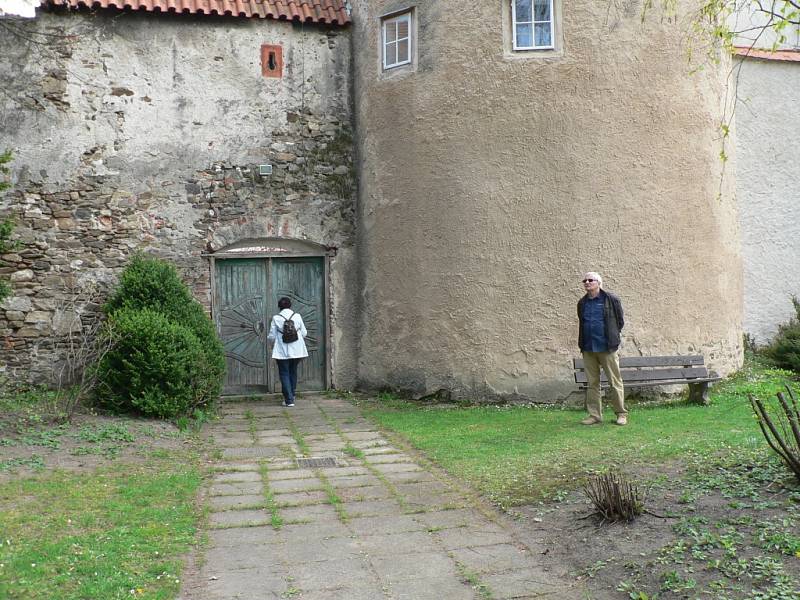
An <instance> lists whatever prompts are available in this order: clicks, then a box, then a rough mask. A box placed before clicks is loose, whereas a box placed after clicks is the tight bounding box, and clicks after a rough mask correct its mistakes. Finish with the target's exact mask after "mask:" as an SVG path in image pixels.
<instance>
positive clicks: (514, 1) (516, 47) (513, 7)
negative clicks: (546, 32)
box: [511, 0, 556, 50]
mask: <svg viewBox="0 0 800 600" xmlns="http://www.w3.org/2000/svg"><path fill="white" fill-rule="evenodd" d="M529 1H530V3H531V21H523V22H522V23H518V22H517V0H511V35H512V36H513V40H514V41H513V48H514V50H554V49H555V47H556V45H555V42H556V17H555V12H554V10H555V7H554V6H553V4H554V2H553V0H548V2H549V3H550V7H549V8H550V11H549V12H550V20H549V21H537V20H536V13H535V11H534V6H533V4H534V0H529ZM542 23H548V24H549V25H550V44H549V45H547V46H536V45H535V44H536V25H539V24H542ZM518 24H521V25H527V24H530V25H531V30H532V31H531V39H532V41H533V43H534V45H533V46H520V45H519V44H517V25H518Z"/></svg>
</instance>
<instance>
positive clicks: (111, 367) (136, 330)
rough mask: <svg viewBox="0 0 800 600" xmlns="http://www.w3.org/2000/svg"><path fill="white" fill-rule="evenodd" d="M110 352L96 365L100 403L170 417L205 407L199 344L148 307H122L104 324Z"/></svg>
mask: <svg viewBox="0 0 800 600" xmlns="http://www.w3.org/2000/svg"><path fill="white" fill-rule="evenodd" d="M106 335H113V338H114V344H113V348H112V349H111V350H110V351H109V352H108V353H107V354H106V355H105V356H104V357H103V359H102V360H101V361H100V364H99V365H98V381H99V384H98V387H97V394H98V398H99V400H100V401H101V402H102V403H103V404H104V405H105V406H107V407H109V408H112V409H114V410H116V411H120V412H138V413H141V414H143V415H147V416H152V417H161V418H172V417H175V416H178V415H181V414H186V413H187V412H190V411H191V410H192V409H193V408H195V407H196V406H198V405H202V404H205V403H207V400H208V397H207V394H206V390H205V389H204V388H206V387H207V386H209V385H210V384H211V382H209V381H208V375H207V373H206V369H205V356H204V352H203V349H202V347H201V345H200V341H199V340H198V338H197V336H196V335H195V334H194V333H193V332H192V330H191V329H189V328H188V327H186V326H184V325H181V324H179V323H176V322H174V321H172V320H170V319H168V318H167V317H166V316H164V315H163V314H161V313H158V312H156V311H154V310H150V309H147V308H145V309H142V310H135V309H128V308H125V309H121V310H118V311H117V312H115V313H114V314H113V315H112V316H111V317H110V318H109V320H108V326H107V330H106Z"/></svg>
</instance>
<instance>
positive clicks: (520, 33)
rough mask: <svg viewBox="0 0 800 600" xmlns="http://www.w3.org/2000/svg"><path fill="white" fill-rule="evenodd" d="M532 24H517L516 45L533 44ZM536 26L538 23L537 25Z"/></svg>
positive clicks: (527, 45) (525, 45)
mask: <svg viewBox="0 0 800 600" xmlns="http://www.w3.org/2000/svg"><path fill="white" fill-rule="evenodd" d="M532 27H533V26H532V25H530V24H528V25H517V47H519V48H530V47H532V46H533V31H532ZM537 27H538V25H537Z"/></svg>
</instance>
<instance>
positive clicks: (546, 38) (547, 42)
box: [536, 23, 552, 47]
mask: <svg viewBox="0 0 800 600" xmlns="http://www.w3.org/2000/svg"><path fill="white" fill-rule="evenodd" d="M550 30H551V27H550V23H537V24H536V46H537V47H538V46H551V45H552V41H551V38H552V36H551V35H550Z"/></svg>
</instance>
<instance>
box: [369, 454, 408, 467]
mask: <svg viewBox="0 0 800 600" xmlns="http://www.w3.org/2000/svg"><path fill="white" fill-rule="evenodd" d="M365 454H367V453H365ZM365 460H366V461H367V463H369V464H371V465H378V464H383V463H395V462H408V461H410V460H411V457H410V456H409V455H408V454H403V453H402V452H400V453H391V452H380V453H377V454H367V456H366V457H365Z"/></svg>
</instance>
